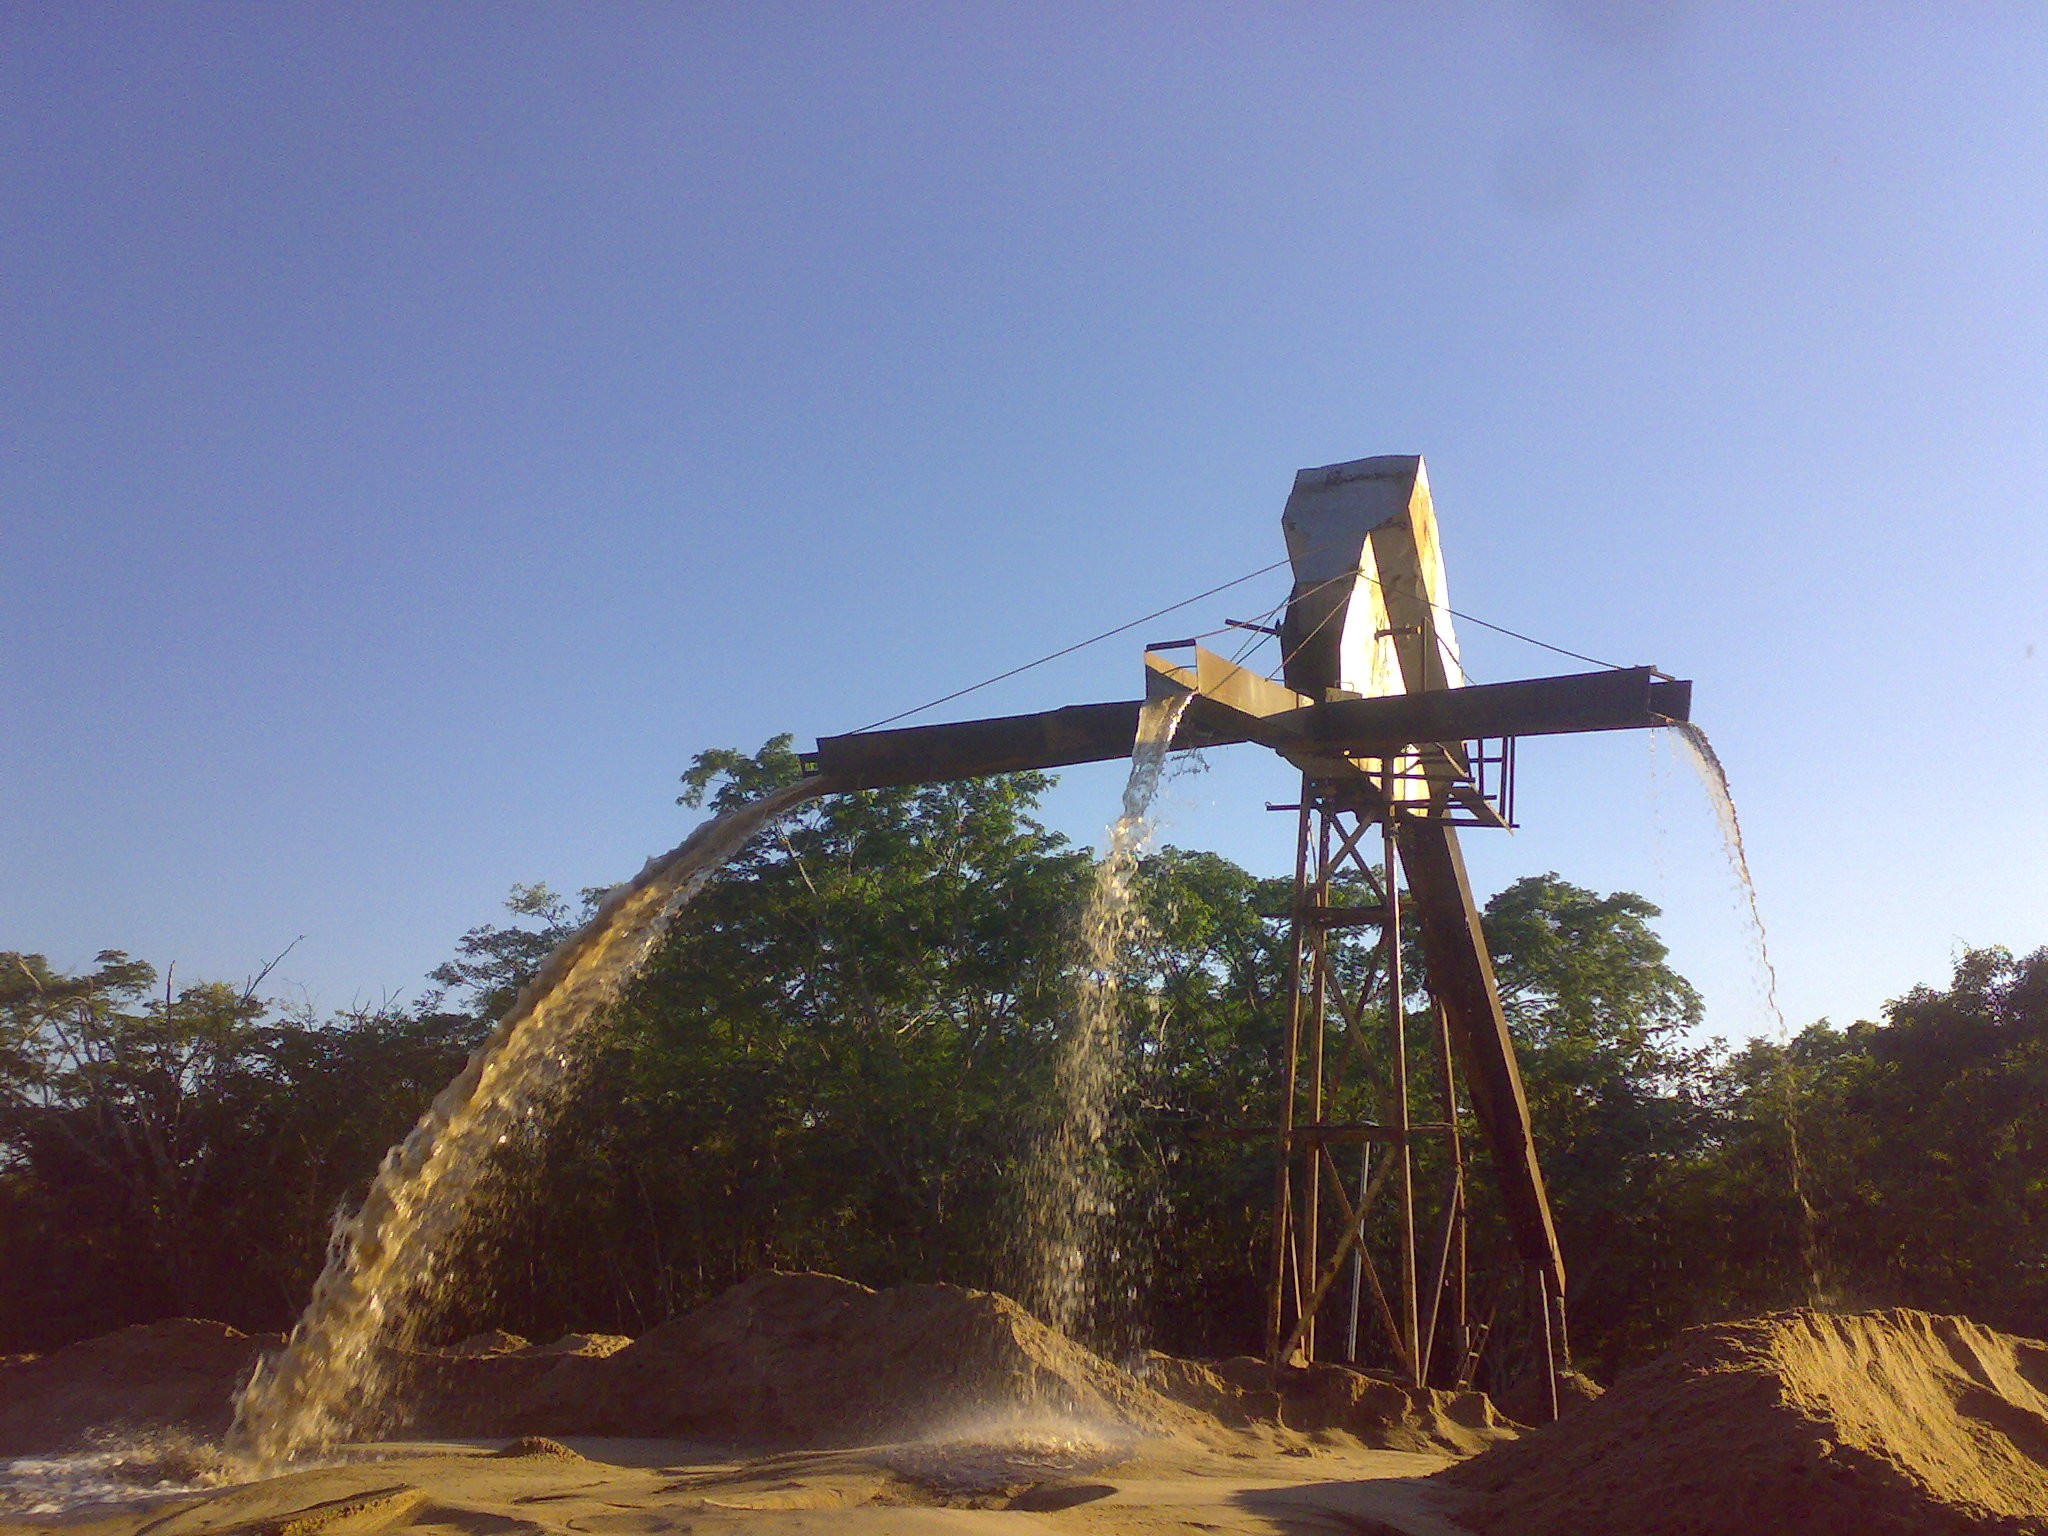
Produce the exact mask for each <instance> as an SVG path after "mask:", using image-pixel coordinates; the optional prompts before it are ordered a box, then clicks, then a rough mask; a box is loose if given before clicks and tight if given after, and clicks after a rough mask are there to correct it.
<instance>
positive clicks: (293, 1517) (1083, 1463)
mask: <svg viewBox="0 0 2048 1536" xmlns="http://www.w3.org/2000/svg"><path fill="white" fill-rule="evenodd" d="M1348 1440H1349V1437H1347V1436H1341V1435H1331V1436H1328V1437H1324V1442H1323V1443H1320V1444H1314V1445H1303V1444H1294V1445H1291V1446H1288V1447H1285V1448H1282V1449H1276V1448H1275V1447H1274V1446H1273V1445H1272V1444H1271V1443H1267V1442H1262V1441H1260V1440H1259V1439H1258V1438H1257V1437H1252V1436H1247V1437H1246V1438H1245V1440H1244V1443H1243V1445H1242V1447H1240V1448H1230V1447H1200V1446H1191V1445H1188V1444H1186V1443H1184V1442H1180V1441H1156V1442H1142V1443H1138V1444H1135V1445H1132V1446H1128V1447H1124V1448H1121V1449H1118V1450H1114V1451H1111V1450H1102V1449H1094V1450H1089V1449H1077V1448H1075V1447H1073V1446H1068V1445H1061V1444H1057V1443H1052V1442H1037V1443H1034V1442H1032V1441H1031V1440H1029V1439H1025V1440H1021V1441H1020V1440H992V1441H986V1442H981V1441H975V1440H965V1441H951V1442H944V1443H931V1442H926V1443H916V1444H904V1445H893V1446H875V1447H868V1448H864V1449H858V1450H837V1451H806V1452H783V1453H778V1454H773V1455H765V1456H759V1457H745V1456H735V1455H734V1454H733V1453H732V1452H730V1451H721V1450H718V1449H716V1448H712V1447H706V1446H702V1445H693V1444H690V1443H688V1442H683V1441H675V1440H597V1439H582V1440H572V1441H568V1442H565V1443H564V1444H563V1447H562V1448H563V1449H566V1450H568V1451H571V1452H573V1453H574V1454H573V1455H562V1454H559V1453H557V1454H547V1453H545V1452H544V1453H542V1454H530V1455H521V1456H512V1457H507V1456H505V1455H503V1454H502V1448H503V1442H416V1443H409V1444H393V1445H382V1446H366V1447H358V1448H355V1449H353V1450H351V1451H350V1452H349V1453H348V1456H347V1459H345V1460H343V1461H340V1462H339V1463H337V1464H332V1465H326V1466H320V1467H314V1468H308V1469H306V1470H302V1471H295V1472H291V1473H287V1474H285V1475H284V1476H281V1477H275V1478H269V1479H265V1480H263V1481H259V1482H254V1483H248V1484H243V1485H240V1486H229V1487H221V1488H217V1489H211V1490H206V1491H200V1492H194V1493H185V1494H174V1495H165V1496H161V1497H158V1498H152V1499H147V1500H141V1501H136V1502H132V1503H128V1504H125V1505H120V1506H106V1505H102V1506H99V1507H97V1508H81V1509H75V1510H72V1511H69V1512H67V1513H65V1514H62V1515H49V1514H46V1515H36V1516H22V1515H16V1516H13V1517H11V1518H10V1517H4V1516H0V1533H13V1532H26V1531H37V1532H44V1531H63V1532H65V1533H67V1536H229V1533H234V1536H377V1533H383V1532H392V1533H399V1532H422V1533H428V1532H431V1533H435V1536H510V1533H524V1532H532V1533H557V1532H561V1533H567V1532H576V1533H583V1536H656V1533H662V1532H671V1531H673V1532H702V1533H726V1532H730V1533H735V1536H742V1533H743V1536H796V1533H804V1536H811V1533H816V1536H841V1533H843V1536H860V1533H871V1532H872V1533H880V1532H906V1533H913V1536H915V1533H932V1536H940V1533H946V1532H957V1533H967V1532H975V1531H990V1532H994V1531H1003V1532H1010V1533H1013V1536H1022V1533H1026V1532H1034V1531H1066V1532H1120V1533H1135V1536H1147V1533H1160V1536H1164V1533H1168V1532H1197V1531H1199V1532H1209V1533H1224V1536H1236V1533H1245V1536H1253V1533H1257V1536H1269V1533H1289V1536H1292V1533H1335V1532H1348V1533H1353V1536H1358V1533H1365V1536H1384V1533H1394V1532H1398V1533H1403V1536H1465V1528H1464V1527H1463V1526H1462V1525H1460V1524H1458V1523H1456V1521H1455V1518H1454V1516H1455V1513H1456V1511H1457V1509H1458V1508H1459V1507H1460V1506H1461V1505H1462V1503H1463V1502H1464V1500H1465V1498H1466V1496H1465V1495H1462V1494H1460V1493H1459V1492H1458V1491H1456V1490H1452V1489H1447V1488H1446V1487H1444V1485H1443V1484H1442V1483H1441V1482H1436V1483H1425V1482H1423V1481H1422V1479H1423V1478H1425V1477H1426V1476H1427V1475H1428V1474H1429V1473H1432V1472H1435V1471H1437V1470H1439V1469H1440V1468H1442V1467H1444V1466H1446V1465H1447V1464H1448V1462H1447V1460H1446V1459H1445V1458H1441V1457H1436V1456H1429V1455H1422V1454H1418V1453H1414V1452H1406V1451H1377V1450H1367V1449H1364V1448H1362V1447H1360V1446H1358V1445H1356V1443H1355V1442H1353V1443H1346V1442H1347V1441H1348ZM494 1452H498V1454H494Z"/></svg>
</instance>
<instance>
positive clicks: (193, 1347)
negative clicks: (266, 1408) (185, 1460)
mask: <svg viewBox="0 0 2048 1536" xmlns="http://www.w3.org/2000/svg"><path fill="white" fill-rule="evenodd" d="M282 1342H283V1341H282V1339H281V1338H280V1337H279V1336H278V1335H276V1334H246V1333H240V1332H238V1331H236V1330H235V1329H233V1328H230V1327H228V1326H227V1324H225V1323H208V1322H201V1321H199V1320H198V1319H196V1318H190V1317H176V1318H170V1319H168V1320H166V1321H164V1322H160V1323H139V1324H137V1325H136V1326H134V1327H132V1328H123V1329H120V1330H119V1331H117V1332H114V1333H109V1334H103V1335H101V1336H100V1337H99V1338H96V1339H86V1340H84V1341H83V1342H81V1343H77V1344H72V1345H68V1346H66V1347H65V1348H63V1349H59V1350H55V1351H53V1352H52V1353H50V1354H47V1355H39V1356H36V1357H34V1358H31V1359H26V1360H21V1361H18V1362H15V1363H13V1364H10V1365H5V1366H0V1456H28V1455H35V1454H38V1453H40V1452H45V1451H58V1450H71V1449H78V1448H82V1447H84V1446H85V1444H86V1442H87V1440H88V1439H89V1437H90V1436H91V1434H92V1432H93V1431H96V1430H110V1429H122V1430H130V1431H136V1432H145V1431H150V1430H158V1429H170V1428H176V1429H182V1430H186V1431H189V1432H191V1433H193V1434H196V1435H212V1436H217V1435H220V1434H222V1433H224V1432H225V1431H226V1429H227V1427H228V1422H229V1420H230V1418H231V1417H232V1416H233V1407H232V1404H233V1398H234V1395H235V1392H236V1391H237V1389H239V1388H240V1386H241V1384H242V1382H243V1381H244V1380H245V1379H246V1378H247V1376H248V1374H249V1371H250V1369H251V1367H253V1366H254V1365H255V1363H256V1357H257V1356H258V1355H259V1354H261V1353H262V1352H263V1351H265V1350H270V1349H275V1348H277V1346H278V1345H279V1344H280V1343H282Z"/></svg>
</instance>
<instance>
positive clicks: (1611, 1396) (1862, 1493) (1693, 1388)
mask: <svg viewBox="0 0 2048 1536" xmlns="http://www.w3.org/2000/svg"><path fill="white" fill-rule="evenodd" d="M1443 1476H1444V1477H1445V1478H1446V1479H1447V1480H1448V1481H1450V1482H1452V1483H1453V1484H1456V1485H1460V1486H1463V1487H1466V1488H1471V1489H1475V1490H1478V1491H1480V1492H1482V1493H1484V1494H1485V1498H1484V1501H1483V1502H1482V1503H1481V1505H1480V1506H1479V1507H1478V1509H1477V1510H1476V1511H1475V1512H1473V1513H1472V1514H1470V1515H1468V1516H1466V1517H1465V1518H1466V1519H1467V1520H1468V1521H1469V1523H1471V1524H1472V1525H1473V1526H1474V1527H1475V1528H1476V1529H1479V1530H1481V1531H1485V1532H1488V1533H1499V1536H1507V1533H1510V1532H1512V1533H1514V1536H1601V1533H1606V1532H1616V1533H1619V1532H1629V1533H1643V1536H1723V1533H1726V1536H1737V1533H1740V1536H1751V1533H1754V1532H1756V1531H1762V1530H1798V1531H1800V1532H1803V1533H1814V1536H1833V1533H1841V1536H1850V1533H1855V1536H1866V1533H1868V1536H1894V1533H1896V1536H1907V1533H1913V1536H1945V1533H1963V1532H1972V1533H1983V1532H2000V1533H2011V1536H2020V1533H2027V1536H2036V1533H2048V1344H2041V1343H2037V1342H2034V1341H2032V1340H2028V1339H2016V1338H2012V1337H2010V1336H2009V1335H2006V1334H2000V1333H1994V1332H1993V1331H1992V1330H1990V1329H1988V1328H1983V1327H1980V1326H1978V1325H1977V1324H1975V1323H1972V1322H1970V1321H1969V1320H1968V1319H1966V1318H1959V1317H1932V1316H1929V1315H1928V1314H1926V1313H1923V1312H1904V1311H1893V1312H1872V1313H1866V1314H1861V1315H1857V1316H1837V1315H1833V1314H1828V1313H1819V1312H1806V1311H1801V1312H1784V1313H1778V1314H1774V1315H1772V1316H1769V1317H1761V1318H1755V1319H1752V1320H1749V1321H1746V1322H1739V1323H1722V1324H1716V1325H1714V1326H1712V1327H1706V1328H1696V1329H1693V1330H1692V1331H1691V1332H1689V1333H1688V1334H1687V1335H1686V1336H1685V1338H1684V1339H1683V1340H1682V1342H1681V1343H1680V1345H1679V1347H1678V1348H1677V1349H1676V1350H1674V1351H1673V1352H1672V1353H1671V1354H1669V1355H1666V1356H1665V1357H1664V1358H1663V1359H1661V1360H1658V1361H1656V1362H1655V1363H1653V1364H1651V1365H1649V1366H1646V1367H1644V1368H1643V1369H1641V1370H1639V1371H1636V1372H1633V1373H1631V1374H1630V1375H1627V1376H1625V1377H1623V1378H1622V1380H1621V1381H1619V1382H1618V1383H1616V1385H1615V1386H1614V1388H1613V1389H1612V1390H1611V1391H1609V1392H1608V1393H1607V1394H1606V1395H1605V1396H1603V1397H1601V1398H1600V1399H1599V1400H1598V1401H1596V1402H1592V1403H1588V1404H1586V1405H1585V1406H1584V1407H1582V1408H1580V1409H1578V1410H1577V1411H1576V1412H1575V1413H1573V1414H1572V1415H1571V1416H1570V1417H1568V1418H1565V1419H1562V1420H1560V1421H1559V1422H1558V1423H1556V1424H1553V1425H1548V1426H1545V1427H1544V1428H1543V1429H1540V1430H1538V1431H1536V1432H1534V1433H1532V1434H1530V1435H1528V1436H1526V1437H1525V1438H1523V1439H1522V1440H1520V1441H1519V1442H1517V1443H1515V1444H1513V1445H1505V1446H1502V1447H1500V1448H1498V1449H1496V1450H1493V1451H1491V1452H1489V1453H1488V1454H1486V1455H1485V1456H1482V1457H1479V1458H1478V1459H1476V1460H1474V1461H1470V1462H1467V1463H1465V1464H1464V1465H1462V1466H1460V1467H1457V1468H1454V1469H1452V1470H1450V1471H1448V1472H1446V1473H1444V1474H1443Z"/></svg>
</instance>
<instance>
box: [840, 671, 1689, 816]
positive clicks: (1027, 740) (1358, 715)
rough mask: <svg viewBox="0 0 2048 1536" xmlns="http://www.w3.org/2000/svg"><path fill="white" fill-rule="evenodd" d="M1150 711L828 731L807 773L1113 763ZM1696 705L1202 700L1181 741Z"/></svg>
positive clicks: (1498, 728)
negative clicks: (1293, 704) (1247, 709)
mask: <svg viewBox="0 0 2048 1536" xmlns="http://www.w3.org/2000/svg"><path fill="white" fill-rule="evenodd" d="M1139 708H1140V705H1139V703H1138V701H1137V700H1135V699H1133V700H1130V701H1128V702H1118V703H1112V704H1070V705H1068V706H1067V707H1066V708H1064V709H1053V710H1047V711H1045V712H1043V713H1041V714H1035V715H1007V716H1003V717H1001V718H999V719H994V720H962V721H959V722H957V723H955V724H952V725H913V726H907V727H904V728H903V729H900V730H893V731H861V732H857V733H855V734H853V735H848V736H825V737H821V738H820V739H819V741H818V749H817V751H816V752H814V753H812V754H811V756H810V760H809V762H808V764H807V765H806V767H807V771H809V772H812V773H814V774H818V775H822V776H823V777H826V778H829V779H831V780H832V781H833V782H834V783H835V784H836V785H837V786H838V787H840V788H842V789H881V788H885V787H888V786H891V785H900V784H937V783H943V782H945V781H947V780H949V779H971V778H979V777H981V776H982V775H984V774H992V773H1019V772H1022V771H1024V770H1026V769H1034V768H1066V767H1070V766H1072V765H1073V764H1075V763H1096V762H1106V761H1108V760H1110V759H1112V758H1118V757H1129V756H1130V755H1131V744H1132V741H1133V740H1134V739H1135V738H1136V736H1137V734H1138V710H1139ZM1691 708H1692V684H1691V683H1687V682H1674V681H1670V680H1667V679H1662V678H1659V677H1658V675H1657V674H1656V673H1655V672H1654V671H1652V670H1651V669H1650V668H1648V667H1633V668H1628V669H1626V670H1622V671H1607V672H1581V673H1575V674H1572V675H1569V676H1565V677H1536V678H1529V679H1526V680H1524V681H1521V682H1514V683H1486V684H1475V685H1474V686H1472V687H1469V688H1446V689H1441V690H1438V691H1436V692H1431V693H1416V694H1398V695H1395V696H1394V697H1391V698H1383V699H1339V700H1336V701H1333V702H1331V703H1328V704H1311V705H1308V706H1307V707H1305V708H1302V709H1294V710H1288V711H1286V712H1284V713H1281V714H1276V715H1266V716H1264V717H1255V716H1252V715H1248V714H1245V713H1243V712H1241V711H1239V710H1236V709H1232V708H1230V707H1229V706H1227V705H1225V704H1223V703H1221V702H1219V701H1217V700H1214V699H1209V698H1205V697H1202V696H1200V695H1197V696H1196V697H1195V698H1194V700H1193V701H1192V702H1191V703H1190V704H1189V706H1188V711H1187V713H1186V715H1184V716H1183V717H1182V719H1181V724H1180V729H1179V730H1178V731H1176V732H1175V733H1174V738H1173V744H1174V746H1175V747H1176V748H1177V749H1186V748H1190V747H1215V746H1227V745H1230V744H1232V743H1235V742H1241V741H1255V742H1258V743H1260V744H1261V745H1264V746H1267V747H1271V748H1272V749H1273V750H1275V751H1277V752H1280V753H1283V754H1285V755H1287V756H1288V757H1290V758H1294V757H1297V756H1303V755H1305V756H1308V757H1309V758H1311V759H1312V760H1313V759H1316V758H1323V757H1331V756H1341V757H1385V756H1390V755H1392V754H1394V753H1397V752H1400V751H1402V750H1403V749H1405V748H1407V747H1412V746H1416V745H1420V744H1423V743H1428V742H1441V743H1445V744H1449V745H1455V744H1456V743H1459V742H1463V741H1475V740H1478V739H1480V738H1482V737H1497V736H1553V735H1559V734H1565V733H1576V732H1580V731H1617V730H1633V729H1641V728H1644V727H1647V726H1656V725H1668V724H1670V723H1672V722H1673V721H1682V720H1685V719H1688V718H1690V715H1691Z"/></svg>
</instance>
